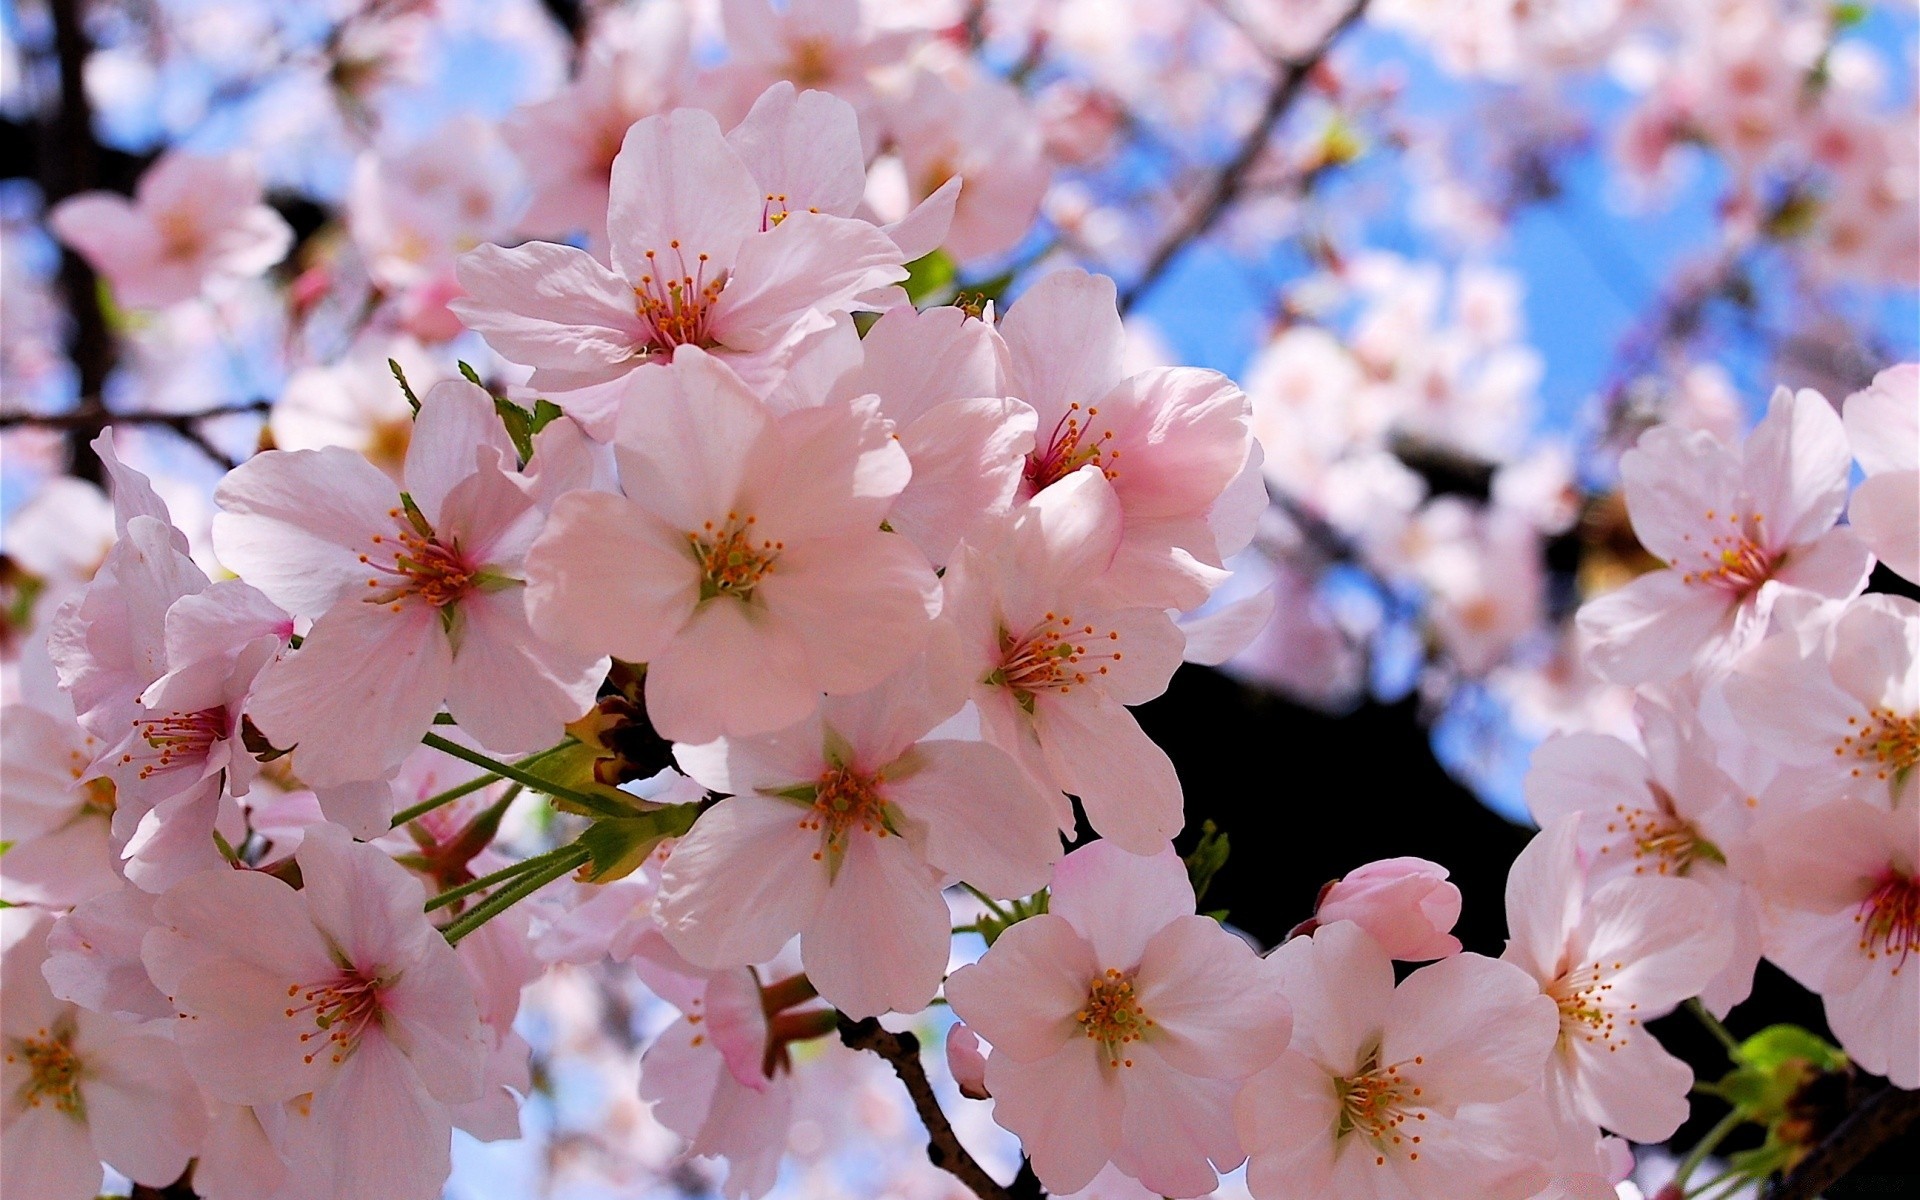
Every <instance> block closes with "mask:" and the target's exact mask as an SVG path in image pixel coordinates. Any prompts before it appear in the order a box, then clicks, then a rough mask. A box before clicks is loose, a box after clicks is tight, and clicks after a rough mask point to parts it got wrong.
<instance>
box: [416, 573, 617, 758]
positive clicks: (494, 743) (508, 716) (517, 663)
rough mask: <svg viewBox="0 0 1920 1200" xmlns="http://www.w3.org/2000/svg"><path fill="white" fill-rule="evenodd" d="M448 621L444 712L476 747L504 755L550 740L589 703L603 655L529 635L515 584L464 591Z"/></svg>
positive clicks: (601, 671)
mask: <svg viewBox="0 0 1920 1200" xmlns="http://www.w3.org/2000/svg"><path fill="white" fill-rule="evenodd" d="M456 620H457V624H456V626H455V630H454V640H455V645H454V651H453V675H452V681H451V686H450V687H449V688H448V691H447V711H448V712H450V713H452V714H453V719H454V720H455V721H457V722H458V723H459V725H460V728H462V729H464V730H466V731H467V732H468V733H470V734H472V735H473V737H474V740H475V741H478V742H479V743H480V744H481V745H482V746H485V747H487V748H488V749H490V750H496V751H501V752H505V753H522V752H525V751H530V750H537V749H540V748H541V747H544V746H550V745H552V744H553V743H554V742H557V741H559V740H560V735H561V733H562V727H563V726H564V725H566V723H567V722H569V721H572V720H574V719H575V718H577V717H579V716H580V714H581V713H584V712H586V711H587V709H589V708H591V707H593V698H594V695H595V693H596V692H598V691H599V688H600V681H601V680H602V679H604V678H606V674H607V660H606V659H604V658H588V657H586V656H585V655H582V654H580V653H578V652H576V651H573V650H569V649H564V648H562V647H559V646H556V645H554V644H553V643H551V642H547V641H544V640H543V639H541V638H540V637H539V636H538V635H537V634H535V633H534V632H533V630H532V629H531V628H530V627H529V626H528V624H527V610H526V602H525V596H524V593H523V590H522V589H521V588H519V587H509V588H506V589H504V590H502V591H497V592H482V593H478V594H475V595H471V596H468V597H466V598H465V599H463V600H462V601H461V602H460V611H459V615H458V617H457V618H456Z"/></svg>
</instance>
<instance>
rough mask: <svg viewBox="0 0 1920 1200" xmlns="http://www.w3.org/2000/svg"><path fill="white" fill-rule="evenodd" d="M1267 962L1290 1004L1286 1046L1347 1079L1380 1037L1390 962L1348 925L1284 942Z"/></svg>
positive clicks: (1389, 993)
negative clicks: (1289, 1038)
mask: <svg viewBox="0 0 1920 1200" xmlns="http://www.w3.org/2000/svg"><path fill="white" fill-rule="evenodd" d="M1267 962H1268V963H1269V964H1271V967H1272V970H1273V972H1274V974H1275V975H1276V976H1277V977H1278V982H1277V984H1276V987H1277V988H1278V990H1279V992H1280V994H1281V995H1283V996H1285V997H1286V998H1287V999H1288V1000H1289V1001H1290V1002H1291V1003H1292V1006H1293V1038H1292V1041H1291V1042H1290V1044H1289V1045H1290V1048H1291V1050H1292V1051H1293V1052H1294V1053H1297V1054H1301V1055H1304V1056H1306V1057H1307V1058H1309V1059H1312V1060H1313V1061H1314V1062H1315V1063H1318V1064H1319V1065H1320V1067H1321V1068H1322V1069H1323V1070H1324V1071H1325V1072H1327V1074H1328V1075H1351V1074H1353V1073H1354V1072H1355V1071H1357V1070H1359V1069H1360V1067H1361V1065H1362V1064H1361V1061H1360V1056H1361V1055H1362V1054H1363V1053H1365V1052H1366V1051H1367V1050H1368V1049H1370V1048H1371V1047H1372V1046H1373V1045H1374V1043H1375V1042H1376V1041H1377V1040H1378V1039H1379V1037H1380V1030H1381V1028H1382V1025H1383V1024H1384V1022H1385V1021H1386V1018H1387V1008H1388V1005H1389V1003H1390V1002H1391V1000H1392V997H1393V960H1392V959H1390V958H1388V957H1387V952H1386V951H1385V950H1383V949H1381V948H1380V943H1378V942H1376V941H1374V940H1373V938H1372V937H1370V936H1369V935H1368V934H1367V932H1366V931H1365V930H1363V929H1361V928H1360V927H1359V926H1358V925H1355V924H1354V923H1353V922H1351V921H1335V922H1334V923H1333V924H1331V925H1323V926H1321V927H1320V928H1319V929H1317V930H1315V931H1314V932H1313V935H1312V936H1311V937H1296V938H1289V939H1288V940H1287V941H1285V942H1283V943H1282V944H1281V945H1280V946H1279V947H1278V948H1277V949H1275V950H1274V951H1273V953H1272V954H1270V955H1268V957H1267Z"/></svg>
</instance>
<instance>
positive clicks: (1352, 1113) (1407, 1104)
mask: <svg viewBox="0 0 1920 1200" xmlns="http://www.w3.org/2000/svg"><path fill="white" fill-rule="evenodd" d="M1409 1061H1411V1062H1412V1064H1413V1065H1414V1066H1420V1065H1422V1064H1423V1063H1425V1062H1426V1058H1425V1057H1424V1056H1421V1055H1415V1056H1414V1057H1413V1058H1412V1059H1411V1060H1409ZM1406 1065H1407V1064H1406V1063H1405V1062H1398V1063H1392V1064H1389V1065H1387V1066H1381V1065H1380V1052H1379V1051H1378V1050H1375V1051H1374V1052H1373V1053H1372V1054H1370V1055H1368V1056H1367V1062H1366V1065H1365V1066H1363V1067H1362V1068H1361V1069H1360V1071H1359V1072H1358V1073H1357V1074H1354V1075H1349V1076H1348V1077H1346V1078H1345V1079H1336V1080H1334V1081H1333V1087H1334V1093H1335V1095H1336V1096H1338V1097H1339V1100H1340V1122H1339V1125H1338V1127H1337V1128H1336V1130H1335V1133H1334V1137H1335V1139H1336V1140H1338V1139H1339V1138H1343V1137H1346V1136H1347V1135H1348V1134H1350V1133H1357V1134H1359V1135H1360V1136H1361V1137H1363V1138H1365V1139H1366V1140H1367V1141H1368V1142H1370V1143H1372V1145H1373V1147H1374V1149H1375V1150H1376V1151H1377V1152H1378V1153H1376V1154H1375V1155H1374V1158H1373V1163H1374V1165H1375V1166H1385V1165H1386V1163H1387V1154H1388V1153H1389V1152H1396V1151H1399V1150H1402V1149H1404V1150H1407V1152H1408V1153H1407V1158H1408V1159H1409V1160H1410V1161H1415V1162H1417V1161H1419V1158H1420V1152H1419V1151H1418V1150H1414V1149H1412V1147H1414V1146H1418V1145H1419V1144H1420V1135H1419V1134H1417V1133H1411V1132H1408V1133H1402V1132H1401V1131H1400V1127H1401V1126H1403V1125H1405V1124H1406V1123H1407V1122H1408V1121H1410V1120H1411V1121H1424V1120H1426V1119H1427V1114H1426V1113H1424V1112H1416V1111H1413V1110H1415V1109H1416V1108H1424V1107H1426V1105H1425V1103H1424V1102H1423V1101H1422V1099H1421V1092H1422V1089H1421V1088H1419V1087H1418V1086H1416V1085H1415V1084H1414V1083H1413V1082H1412V1081H1410V1080H1408V1079H1407V1078H1406V1077H1405V1076H1404V1075H1403V1074H1402V1072H1401V1068H1402V1067H1404V1066H1406Z"/></svg>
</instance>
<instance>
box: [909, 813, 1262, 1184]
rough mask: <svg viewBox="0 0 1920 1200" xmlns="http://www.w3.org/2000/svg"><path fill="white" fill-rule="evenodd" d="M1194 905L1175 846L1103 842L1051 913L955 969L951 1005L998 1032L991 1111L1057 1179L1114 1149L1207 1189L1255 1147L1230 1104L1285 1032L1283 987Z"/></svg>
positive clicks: (1081, 862)
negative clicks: (1145, 852)
mask: <svg viewBox="0 0 1920 1200" xmlns="http://www.w3.org/2000/svg"><path fill="white" fill-rule="evenodd" d="M1193 906H1194V904H1193V888H1192V885H1191V884H1189V883H1188V882H1187V878H1186V871H1185V869H1184V868H1183V867H1182V865H1181V863H1180V860H1179V859H1178V858H1177V857H1175V855H1174V853H1173V851H1172V849H1171V847H1168V848H1165V849H1163V850H1162V851H1161V852H1160V853H1158V854H1155V855H1152V856H1142V855H1135V854H1130V853H1128V852H1127V851H1125V850H1123V849H1121V848H1120V847H1118V846H1116V845H1114V844H1112V843H1110V842H1105V841H1100V842H1094V843H1093V844H1091V845H1088V846H1083V847H1081V848H1080V849H1078V850H1076V851H1074V852H1073V853H1072V854H1070V855H1068V856H1067V857H1066V858H1064V859H1062V860H1061V862H1060V865H1059V866H1058V867H1057V868H1056V869H1055V871H1054V882H1053V890H1052V901H1051V906H1050V908H1049V910H1048V911H1047V912H1046V913H1044V914H1042V915H1040V916H1037V917H1029V918H1028V919H1026V920H1024V921H1021V922H1019V923H1018V924H1016V925H1014V926H1012V927H1011V928H1010V929H1008V930H1007V931H1006V932H1005V933H1003V934H1001V935H1000V938H999V940H998V941H996V942H995V943H994V944H993V947H992V948H991V949H989V950H988V951H987V953H986V955H985V956H983V957H982V958H981V959H980V961H979V962H977V963H975V964H973V965H970V966H966V967H962V968H961V969H960V970H958V971H955V972H954V973H953V975H952V977H951V978H949V979H948V980H947V999H948V1002H949V1003H951V1004H952V1005H953V1011H954V1012H955V1013H956V1014H957V1015H958V1016H959V1017H960V1018H961V1019H962V1020H963V1021H965V1022H966V1023H967V1025H968V1027H969V1028H971V1029H973V1030H974V1031H975V1032H977V1033H978V1034H979V1035H980V1036H981V1037H983V1038H985V1039H986V1040H987V1041H988V1042H990V1043H992V1045H993V1053H992V1054H991V1055H990V1056H989V1057H988V1058H987V1071H986V1087H987V1090H988V1091H989V1092H991V1093H992V1094H993V1098H994V1110H993V1114H994V1120H995V1121H997V1122H999V1123H1000V1124H1001V1125H1003V1126H1005V1127H1006V1128H1008V1129H1011V1130H1012V1131H1013V1132H1014V1133H1016V1134H1018V1135H1020V1139H1021V1144H1022V1146H1023V1147H1024V1148H1025V1150H1026V1152H1027V1154H1028V1155H1029V1156H1030V1157H1031V1158H1032V1160H1033V1168H1034V1171H1035V1173H1036V1174H1038V1175H1039V1177H1040V1181H1041V1182H1042V1183H1043V1184H1045V1185H1046V1186H1047V1188H1048V1189H1049V1190H1050V1191H1053V1192H1056V1193H1064V1192H1073V1191H1077V1190H1079V1189H1080V1188H1082V1187H1085V1186H1086V1185H1087V1184H1088V1183H1089V1182H1090V1181H1091V1180H1092V1179H1093V1177H1094V1176H1095V1175H1096V1174H1098V1173H1099V1172H1100V1170H1101V1168H1103V1167H1104V1166H1106V1165H1107V1164H1108V1163H1109V1162H1111V1163H1112V1164H1113V1165H1115V1166H1117V1167H1118V1168H1119V1169H1120V1170H1121V1171H1123V1172H1125V1173H1127V1174H1128V1175H1131V1176H1132V1177H1134V1178H1135V1179H1138V1180H1139V1181H1140V1182H1141V1183H1143V1184H1145V1185H1146V1186H1147V1187H1148V1188H1149V1189H1151V1190H1152V1191H1155V1192H1158V1193H1160V1194H1162V1195H1172V1196H1199V1195H1203V1194H1205V1193H1206V1192H1208V1191H1210V1190H1211V1189H1212V1188H1213V1186H1214V1184H1215V1181H1216V1180H1215V1174H1214V1172H1215V1170H1216V1169H1220V1170H1230V1169H1232V1168H1233V1167H1235V1166H1237V1165H1239V1163H1240V1161H1241V1160H1242V1159H1243V1158H1244V1157H1245V1152H1244V1151H1243V1150H1242V1149H1241V1145H1240V1143H1239V1142H1238V1141H1237V1140H1236V1139H1235V1137H1234V1132H1233V1123H1232V1120H1231V1118H1230V1116H1229V1110H1230V1106H1231V1105H1232V1104H1233V1097H1234V1094H1235V1093H1236V1092H1237V1091H1239V1087H1240V1081H1241V1080H1243V1079H1245V1078H1246V1077H1247V1076H1248V1075H1249V1074H1251V1073H1253V1072H1255V1071H1257V1070H1259V1069H1260V1068H1261V1067H1263V1066H1265V1065H1266V1064H1267V1063H1269V1062H1271V1061H1272V1060H1273V1058H1274V1056H1275V1055H1277V1054H1279V1053H1280V1052H1281V1050H1282V1048H1283V1046H1284V1045H1285V1042H1286V1037H1287V1032H1288V1028H1289V1024H1290V1022H1289V1018H1288V1001H1287V999H1286V998H1284V989H1283V988H1280V987H1277V986H1276V981H1275V979H1274V977H1273V976H1272V975H1271V974H1270V973H1269V972H1268V971H1267V969H1266V964H1265V963H1264V962H1263V961H1262V960H1260V959H1259V958H1257V957H1255V956H1254V954H1253V953H1252V951H1251V950H1249V949H1248V948H1247V945H1246V943H1244V942H1242V941H1240V940H1239V939H1238V938H1236V937H1234V936H1233V935H1232V934H1231V933H1228V932H1227V931H1226V930H1224V929H1222V928H1220V926H1219V925H1218V924H1216V923H1215V922H1214V921H1213V920H1212V919H1211V918H1208V917H1198V916H1195V915H1193Z"/></svg>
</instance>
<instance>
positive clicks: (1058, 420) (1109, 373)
mask: <svg viewBox="0 0 1920 1200" xmlns="http://www.w3.org/2000/svg"><path fill="white" fill-rule="evenodd" d="M999 328H1000V332H1001V335H1002V336H1003V337H1004V338H1005V340H1006V345H1007V353H1008V363H1009V366H1008V381H1009V383H1008V386H1009V390H1010V391H1011V393H1012V394H1013V395H1015V396H1017V397H1019V398H1020V399H1022V400H1025V401H1026V402H1027V403H1028V404H1030V405H1031V406H1032V407H1033V410H1034V412H1035V413H1036V414H1037V415H1038V420H1039V424H1038V432H1037V434H1036V436H1035V441H1034V449H1033V452H1032V453H1030V454H1029V455H1028V456H1027V463H1026V468H1025V471H1024V472H1023V479H1022V485H1021V488H1020V495H1021V497H1022V498H1027V497H1031V496H1034V495H1036V494H1039V493H1041V492H1043V491H1045V490H1046V489H1047V488H1049V487H1052V486H1055V485H1056V484H1058V483H1059V481H1061V480H1063V479H1066V478H1068V477H1070V476H1071V475H1073V474H1074V473H1075V472H1076V471H1079V470H1081V469H1083V468H1085V467H1088V466H1092V467H1095V468H1097V469H1098V470H1099V471H1100V472H1101V473H1102V474H1103V475H1104V476H1105V477H1106V480H1107V482H1108V483H1109V484H1110V485H1111V487H1112V488H1113V492H1114V495H1115V496H1116V497H1117V498H1118V500H1119V506H1120V512H1121V536H1120V542H1119V545H1118V546H1117V547H1115V548H1114V550H1113V552H1112V557H1111V558H1110V559H1109V560H1108V561H1106V562H1104V563H1094V564H1091V565H1092V566H1093V567H1094V569H1095V570H1096V571H1100V570H1102V569H1104V570H1105V571H1106V574H1107V579H1106V586H1107V587H1108V589H1109V591H1110V593H1111V595H1112V596H1113V597H1114V599H1115V601H1116V602H1118V603H1122V604H1153V605H1158V606H1162V607H1167V608H1178V609H1188V608H1192V607H1194V606H1195V605H1197V604H1199V603H1200V602H1201V601H1203V600H1205V599H1206V598H1207V594H1208V592H1209V591H1211V590H1212V588H1213V586H1214V585H1215V584H1217V583H1218V582H1219V581H1220V580H1222V579H1224V578H1225V577H1226V573H1225V572H1224V571H1223V570H1222V569H1221V546H1220V543H1219V539H1218V537H1217V535H1216V533H1215V532H1214V530H1213V528H1212V526H1211V525H1210V524H1209V521H1208V517H1209V515H1210V513H1211V512H1212V509H1213V507H1214V505H1215V503H1216V502H1217V501H1218V500H1219V499H1220V497H1221V495H1222V494H1223V493H1224V492H1225V491H1226V490H1227V488H1228V486H1229V485H1230V484H1232V483H1233V482H1234V481H1235V480H1236V479H1237V478H1239V476H1240V475H1241V472H1242V468H1243V467H1244V466H1245V465H1246V462H1247V459H1248V455H1249V454H1250V452H1251V449H1252V434H1251V433H1250V432H1249V418H1248V414H1249V406H1248V402H1247V398H1246V396H1245V395H1244V394H1243V393H1242V392H1241V391H1240V389H1239V388H1237V387H1235V386H1234V385H1233V383H1232V381H1230V380H1228V379H1227V378H1226V377H1225V376H1223V375H1221V374H1219V373H1218V372H1214V371H1202V370H1196V369H1193V368H1186V367H1170V368H1158V369H1155V370H1150V371H1143V372H1141V373H1139V374H1136V375H1132V376H1129V375H1127V374H1126V369H1125V366H1124V365H1123V357H1122V354H1123V349H1124V347H1125V344H1126V340H1125V332H1124V330H1123V329H1122V328H1121V324H1120V317H1119V313H1118V311H1117V310H1116V309H1115V307H1114V289H1113V281H1112V280H1111V279H1108V278H1106V277H1105V276H1100V275H1089V274H1087V273H1086V272H1084V271H1079V270H1067V271H1056V272H1054V273H1053V274H1051V275H1047V276H1044V277H1043V278H1041V279H1040V280H1039V281H1038V282H1037V283H1035V284H1034V285H1033V286H1032V287H1031V288H1029V289H1027V291H1026V292H1025V293H1023V294H1022V295H1021V297H1020V300H1019V302H1018V303H1016V304H1015V305H1014V306H1013V308H1012V310H1011V311H1010V312H1008V314H1007V317H1006V319H1005V320H1004V321H1002V322H1001V323H1000V327H999ZM1229 549H1230V550H1237V549H1239V547H1238V546H1232V547H1229Z"/></svg>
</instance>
